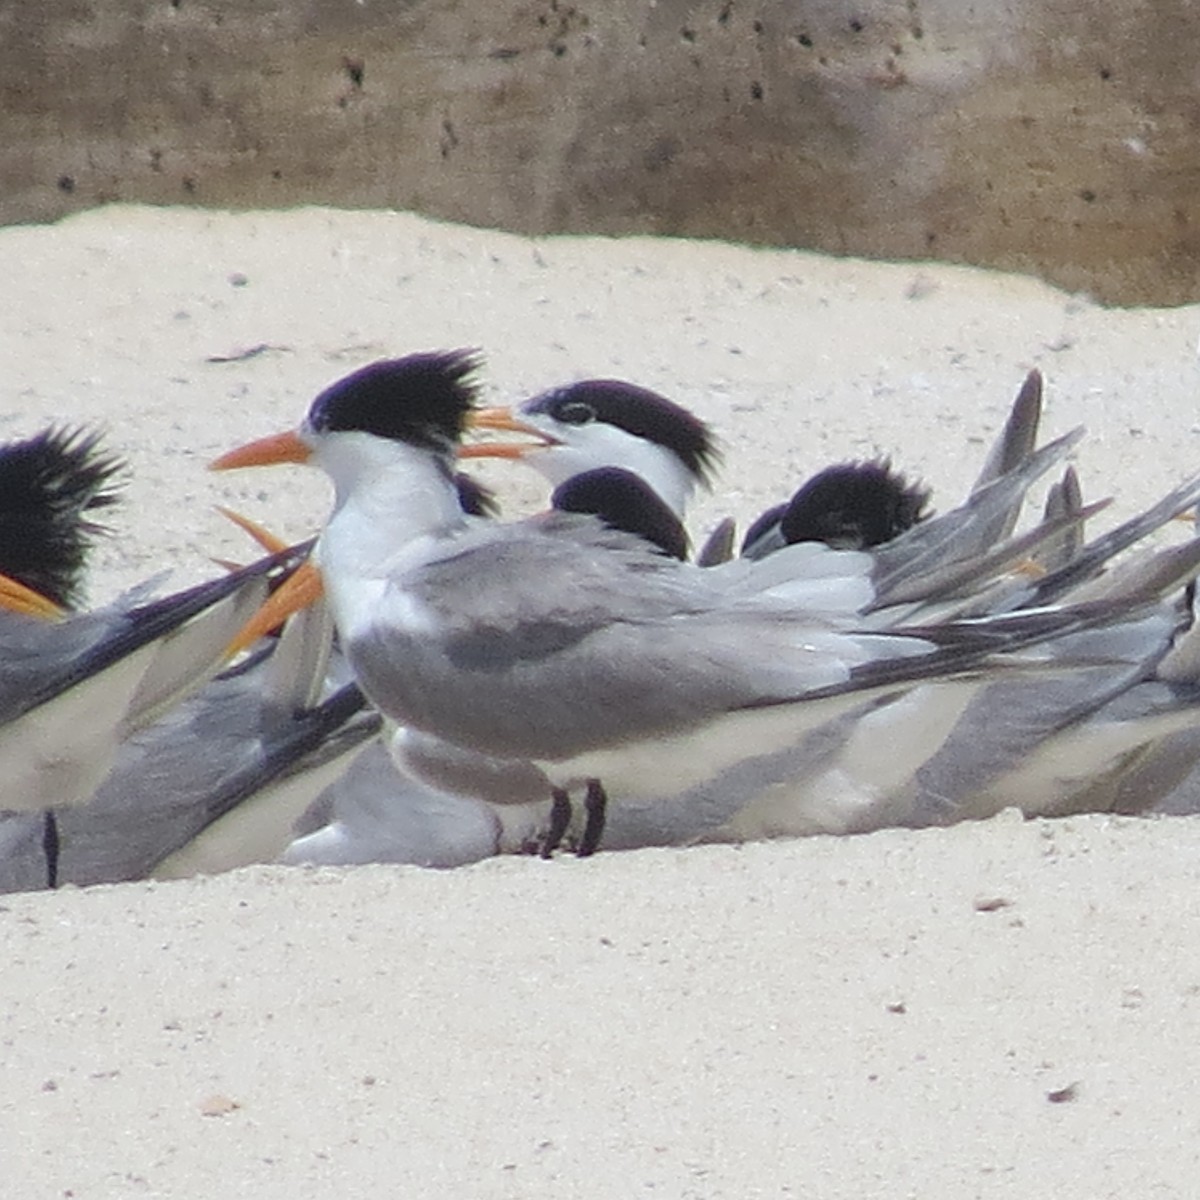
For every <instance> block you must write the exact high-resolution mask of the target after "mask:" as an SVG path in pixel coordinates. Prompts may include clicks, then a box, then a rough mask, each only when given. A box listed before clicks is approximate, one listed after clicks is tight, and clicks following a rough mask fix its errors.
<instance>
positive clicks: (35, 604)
mask: <svg viewBox="0 0 1200 1200" xmlns="http://www.w3.org/2000/svg"><path fill="white" fill-rule="evenodd" d="M0 609H7V610H8V611H9V612H15V613H22V614H23V615H24V616H27V617H36V618H38V619H39V620H41V621H56V620H58V619H59V618H60V617H62V616H65V615H66V612H65V610H64V609H63V608H62V606H61V605H58V604H55V603H54V601H53V600H51V599H49V598H48V597H47V596H43V595H42V593H41V592H35V591H34V590H33V588H31V587H26V586H25V584H23V583H21V582H20V581H19V580H16V579H13V578H11V577H10V576H8V575H0Z"/></svg>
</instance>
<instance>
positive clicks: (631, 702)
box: [215, 352, 1132, 853]
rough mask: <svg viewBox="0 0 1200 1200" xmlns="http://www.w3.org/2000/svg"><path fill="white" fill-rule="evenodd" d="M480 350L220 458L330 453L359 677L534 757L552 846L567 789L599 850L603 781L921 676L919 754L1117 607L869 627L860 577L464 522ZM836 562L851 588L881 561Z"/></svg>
mask: <svg viewBox="0 0 1200 1200" xmlns="http://www.w3.org/2000/svg"><path fill="white" fill-rule="evenodd" d="M476 365H477V362H476V359H475V358H474V356H472V355H471V354H467V353H463V352H447V353H435V354H425V355H411V356H409V357H408V358H405V359H399V360H386V361H384V362H380V363H375V364H372V365H370V366H368V367H366V368H363V369H361V370H360V371H357V372H355V373H353V374H352V375H351V376H349V377H347V378H345V379H343V380H340V381H338V382H336V383H334V384H333V385H331V386H330V387H329V388H327V389H326V390H325V391H324V392H323V393H321V395H320V396H318V397H317V399H316V400H315V401H314V402H313V405H312V406H311V408H310V410H309V414H308V417H307V418H306V419H305V421H304V422H303V423H302V425H301V426H300V428H299V429H298V430H297V431H296V432H294V433H291V434H285V435H280V436H277V437H275V438H271V439H266V440H264V441H262V442H259V443H255V444H253V445H252V446H250V447H245V448H243V449H242V450H241V451H234V452H232V453H231V454H229V455H226V456H224V457H223V458H222V459H220V460H218V462H217V464H215V465H216V466H218V467H223V468H229V467H236V466H248V465H258V464H262V463H264V462H279V461H309V460H312V461H314V462H315V463H316V464H317V465H319V466H321V467H322V468H324V469H325V471H326V472H327V473H328V474H329V475H330V477H331V479H332V481H333V483H334V490H335V501H334V509H333V515H332V516H331V518H330V520H329V523H328V524H327V526H326V528H325V530H324V532H323V533H322V534H321V537H320V540H319V543H318V548H317V555H318V559H319V563H320V567H321V570H322V572H323V573H324V576H325V587H326V592H327V595H328V598H329V601H330V605H331V610H332V612H333V616H334V620H335V624H336V625H337V627H338V630H339V633H340V636H341V641H342V646H343V649H344V651H345V653H346V655H347V657H348V659H349V661H350V664H351V666H352V668H353V670H354V671H355V674H356V675H357V677H358V679H359V682H360V684H361V685H362V687H363V689H364V691H365V692H366V693H367V695H368V696H369V697H370V698H371V699H372V700H373V701H374V702H375V703H376V705H378V707H379V708H380V709H381V710H382V711H383V712H384V713H385V714H386V715H387V716H389V717H390V718H391V719H392V720H393V721H395V722H396V723H397V724H399V725H400V726H402V727H404V728H405V729H409V730H413V731H415V732H416V733H417V734H420V735H423V736H427V737H432V738H434V739H436V740H439V741H441V742H444V743H447V744H449V745H450V746H453V747H457V748H459V749H461V750H464V751H467V752H469V753H474V754H483V755H488V756H492V757H494V758H497V759H500V760H502V761H503V760H509V761H516V762H529V763H532V764H534V765H535V766H536V767H537V768H538V769H539V770H541V771H542V772H544V773H545V775H546V776H547V778H548V780H549V781H550V785H551V793H552V797H553V802H552V809H551V818H550V825H549V831H548V834H547V841H548V844H551V845H552V844H553V843H554V842H555V841H556V840H557V838H558V837H560V836H561V834H562V832H563V828H564V827H565V826H566V824H567V823H568V821H569V820H570V817H571V802H570V794H571V792H572V791H578V792H580V793H582V794H583V795H584V797H585V800H584V809H585V811H586V813H587V820H586V822H585V824H584V829H583V832H582V835H581V837H580V849H581V851H582V852H584V853H586V852H590V851H591V850H593V849H595V847H596V845H597V844H598V841H599V837H600V833H601V831H602V828H603V820H604V813H605V808H606V804H607V798H608V796H609V795H613V796H616V797H621V796H639V797H643V798H647V799H653V798H655V797H669V796H677V795H679V794H680V793H681V792H684V791H687V790H688V789H690V788H695V787H699V786H703V785H704V784H705V783H707V782H710V781H712V780H714V779H716V778H718V777H720V776H721V775H722V774H724V773H727V772H729V771H733V770H736V769H740V768H744V767H745V766H746V764H747V763H748V762H750V761H753V760H764V759H770V758H771V757H772V756H774V755H776V754H777V753H778V752H780V751H781V748H789V749H794V748H795V747H796V746H798V745H800V744H801V743H802V742H803V741H804V740H805V739H806V738H807V737H808V736H809V735H810V734H811V733H813V732H814V731H816V730H819V729H821V728H822V727H824V726H826V725H827V724H828V723H829V722H831V721H834V720H837V719H838V718H842V717H848V715H850V714H856V713H861V712H863V711H864V710H866V711H868V712H870V713H871V714H872V715H873V716H875V718H876V720H875V722H874V724H875V726H876V729H877V732H879V731H882V732H883V733H886V731H887V728H888V720H887V717H886V716H884V715H882V714H883V710H885V709H888V708H892V709H893V711H897V709H896V702H897V701H898V700H900V699H901V698H903V697H905V696H908V695H910V694H911V693H913V692H914V690H916V689H920V690H921V691H922V692H923V694H925V695H927V696H929V697H930V700H929V704H930V708H929V710H928V711H929V713H930V714H932V713H933V712H934V710H938V711H939V712H941V714H942V715H939V716H938V717H937V719H933V717H932V716H931V718H930V720H929V721H928V722H927V723H928V725H929V726H930V728H931V730H932V732H931V735H930V738H931V741H930V744H929V746H928V747H927V748H926V749H925V750H923V751H920V752H918V750H917V749H916V748H914V747H906V758H907V759H908V760H910V761H913V762H917V761H919V760H920V756H921V754H922V753H924V754H925V755H926V756H928V754H932V753H934V752H935V751H936V749H937V746H938V745H940V743H941V741H942V740H944V737H945V736H946V733H947V730H948V728H949V727H952V725H953V721H952V720H951V721H948V720H947V718H946V716H945V715H944V714H945V713H947V712H950V713H953V712H961V710H962V708H963V707H965V705H966V704H967V703H968V702H969V700H970V698H971V697H972V696H973V695H974V694H976V693H977V691H978V690H979V689H980V688H981V687H983V686H985V685H986V682H987V681H988V680H989V679H990V678H992V677H993V675H994V673H1003V672H1004V671H1006V670H1010V671H1011V670H1017V671H1024V670H1036V669H1037V665H1036V662H1031V661H1030V660H1029V659H1027V658H1026V657H1024V656H1022V654H1021V651H1022V650H1023V649H1024V648H1026V647H1030V646H1034V645H1037V644H1039V643H1041V642H1045V641H1047V640H1049V639H1053V638H1056V637H1059V636H1062V635H1065V634H1067V633H1070V632H1072V631H1074V630H1079V629H1084V628H1088V627H1091V626H1096V625H1099V626H1103V625H1105V624H1111V623H1112V622H1114V621H1118V620H1125V619H1127V618H1128V616H1129V613H1128V607H1129V606H1125V607H1122V606H1112V605H1107V604H1104V603H1098V604H1093V605H1086V606H1076V607H1071V606H1057V607H1054V608H1050V609H1044V608H1038V609H1028V608H1027V609H1024V610H1021V611H1017V612H1014V613H1011V614H1002V615H999V616H996V617H988V618H978V619H974V620H971V621H950V622H941V623H938V624H934V625H927V626H922V627H919V628H902V627H888V628H883V627H881V628H871V627H869V626H867V625H865V624H864V623H863V621H862V620H861V617H860V610H861V609H862V607H863V601H862V590H861V588H860V587H857V586H854V587H849V586H847V587H840V586H835V585H834V581H832V580H830V579H824V580H822V581H821V584H822V586H821V587H820V588H817V589H814V588H812V587H808V586H806V582H807V581H805V580H799V581H796V580H793V581H791V585H790V588H789V589H784V590H782V591H780V590H778V589H771V588H766V589H754V588H752V587H751V586H750V585H748V584H747V585H744V586H734V587H731V586H729V584H728V582H727V581H725V580H723V579H721V578H714V576H718V575H719V573H718V572H714V571H708V570H701V569H698V568H695V567H692V566H690V565H688V564H683V563H679V562H676V561H674V560H672V559H668V558H666V557H664V556H662V555H658V554H655V553H653V552H651V551H649V550H648V549H647V548H646V547H645V546H644V544H643V543H641V542H640V541H638V540H635V539H631V538H630V537H628V536H626V535H622V534H620V533H615V532H613V531H611V530H608V529H605V528H604V527H603V526H601V525H600V524H599V523H598V522H597V521H595V520H594V519H591V518H587V517H573V516H570V515H564V514H553V515H550V516H548V517H540V518H533V519H530V520H526V521H523V522H518V523H516V524H511V525H505V526H500V527H498V528H497V527H486V528H481V527H479V526H478V525H471V524H469V523H468V522H467V521H466V519H465V518H464V517H463V515H462V513H461V509H460V508H459V506H458V503H457V499H456V496H455V494H454V490H453V487H452V484H451V472H452V463H453V457H454V453H455V450H456V449H457V447H458V444H459V439H460V437H461V434H462V431H463V429H464V428H465V426H466V424H467V423H468V419H469V417H470V414H471V411H472V409H473V407H474V388H473V384H472V375H473V372H474V370H475V368H476ZM476 449H477V450H480V451H484V450H485V448H484V447H477V448H476ZM1055 452H1056V453H1061V447H1058V448H1056V449H1055ZM1049 461H1052V460H1049ZM1045 465H1046V464H1045V463H1042V464H1041V467H1040V469H1045ZM1000 482H1003V480H1001V481H1000ZM793 549H799V548H793ZM827 553H828V554H837V553H839V552H835V551H827ZM773 557H774V556H773ZM807 557H808V558H810V559H811V558H812V557H813V555H812V554H811V553H809V554H808V555H807ZM830 561H832V560H830ZM836 561H837V562H838V563H839V564H840V569H841V570H842V571H843V573H844V575H845V578H846V580H848V581H850V582H854V583H857V580H858V579H859V578H861V577H862V576H863V575H864V573H869V571H870V568H871V565H872V561H871V559H870V556H861V555H859V556H855V555H852V554H845V553H842V554H841V557H840V558H839V559H837V560H836ZM731 565H737V564H731ZM813 594H819V595H820V596H821V597H822V602H821V603H820V604H817V605H801V604H799V603H798V602H797V600H796V598H795V597H796V596H797V595H805V596H812V595H813ZM1131 603H1132V602H1131ZM922 685H928V686H927V687H923V686H922ZM920 716H921V713H920V712H918V713H917V714H915V715H914V714H913V713H905V714H904V715H903V718H902V722H901V723H902V725H903V727H904V728H905V729H906V730H912V729H920V728H921V725H922V722H921V720H920ZM823 769H824V768H823ZM802 776H803V772H801V774H800V777H795V776H794V777H793V781H792V782H793V786H794V787H795V789H796V790H798V791H801V792H802V791H803V782H804V780H803V777H802ZM775 782H776V783H777V782H778V781H775ZM772 786H774V784H772Z"/></svg>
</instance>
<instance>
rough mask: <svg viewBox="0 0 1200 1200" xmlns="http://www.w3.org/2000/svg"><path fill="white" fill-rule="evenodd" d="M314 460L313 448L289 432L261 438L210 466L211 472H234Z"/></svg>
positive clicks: (216, 460)
mask: <svg viewBox="0 0 1200 1200" xmlns="http://www.w3.org/2000/svg"><path fill="white" fill-rule="evenodd" d="M310 458H312V447H310V446H309V445H308V444H307V443H305V442H303V441H301V440H300V438H299V436H298V435H297V434H296V433H294V432H292V431H290V430H289V431H288V432H287V433H275V434H272V435H271V436H270V437H265V438H259V439H258V441H256V442H247V443H246V444H245V445H244V446H238V447H237V449H236V450H230V451H228V452H226V453H225V454H222V455H221V457H220V458H215V459H213V461H212V462H210V463H209V464H208V469H209V470H210V471H232V470H234V469H235V468H237V467H267V466H270V465H271V464H273V463H286V462H295V463H303V462H308V460H309V459H310Z"/></svg>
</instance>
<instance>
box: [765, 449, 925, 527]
mask: <svg viewBox="0 0 1200 1200" xmlns="http://www.w3.org/2000/svg"><path fill="white" fill-rule="evenodd" d="M928 503H929V489H928V488H927V487H924V486H923V485H921V484H912V483H909V482H908V480H907V479H905V478H904V476H903V475H901V474H900V473H899V472H898V471H893V470H892V466H891V463H890V462H888V461H887V460H886V459H885V460H882V461H876V462H863V463H841V464H839V465H837V466H833V467H828V468H826V469H825V470H824V471H822V472H821V473H820V474H818V475H814V476H813V477H812V479H810V480H809V481H808V482H807V483H806V484H804V486H803V487H801V488H800V490H799V491H797V492H796V494H795V495H794V496H793V497H792V499H791V502H790V503H789V504H788V506H787V509H786V510H785V511H784V514H783V517H782V519H781V520H780V531H781V532H782V534H783V536H784V540H785V541H786V542H788V544H789V545H790V544H792V543H795V542H825V543H827V544H828V545H831V546H835V547H838V548H844V549H865V548H866V547H869V546H881V545H883V544H884V543H885V542H890V541H891V540H892V539H893V538H894V537H898V536H899V535H900V534H902V533H903V532H904V531H905V530H906V529H911V528H912V526H914V525H915V524H916V523H917V522H918V521H921V520H923V519H924V518H925V516H927V515H928V514H927V513H926V511H925V510H926V506H927V505H928Z"/></svg>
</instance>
